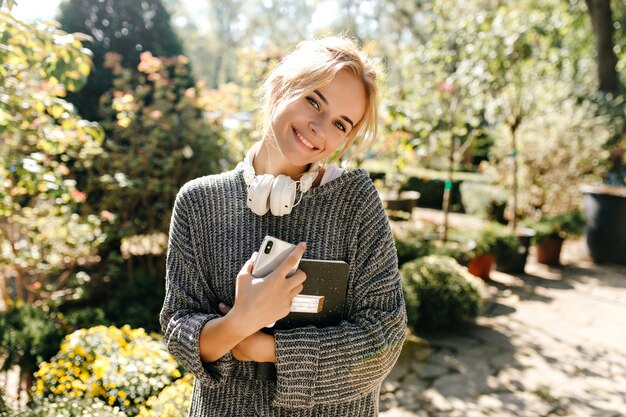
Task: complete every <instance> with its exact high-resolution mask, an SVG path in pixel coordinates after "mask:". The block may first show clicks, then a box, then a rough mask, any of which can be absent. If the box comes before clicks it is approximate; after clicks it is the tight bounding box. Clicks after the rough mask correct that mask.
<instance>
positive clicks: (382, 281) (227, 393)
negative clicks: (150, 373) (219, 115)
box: [160, 37, 406, 417]
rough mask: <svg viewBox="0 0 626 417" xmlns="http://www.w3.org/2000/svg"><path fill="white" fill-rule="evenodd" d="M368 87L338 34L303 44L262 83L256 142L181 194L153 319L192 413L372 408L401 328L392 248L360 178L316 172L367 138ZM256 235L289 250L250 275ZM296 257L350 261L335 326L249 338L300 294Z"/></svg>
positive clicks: (371, 93)
mask: <svg viewBox="0 0 626 417" xmlns="http://www.w3.org/2000/svg"><path fill="white" fill-rule="evenodd" d="M375 79H376V72H375V70H374V66H373V65H372V63H371V62H370V61H369V60H368V59H367V58H366V57H364V56H362V55H361V54H360V53H359V51H358V49H357V48H356V46H355V44H354V43H353V42H352V41H350V40H347V39H342V38H334V37H333V38H324V39H320V40H316V41H309V42H303V43H301V44H300V45H299V46H298V47H297V48H296V50H294V51H293V52H292V53H290V54H289V55H287V56H286V57H285V58H284V59H283V60H282V62H281V63H280V65H279V66H278V67H277V68H276V69H275V70H274V71H273V72H272V73H271V74H270V76H269V77H268V79H267V80H266V82H265V84H264V91H265V102H264V112H265V113H264V116H265V123H264V135H263V139H262V140H261V142H259V143H257V144H255V145H254V146H253V147H252V148H251V149H250V151H249V152H248V155H247V157H246V159H245V160H244V162H243V163H242V164H240V165H239V166H238V167H237V168H236V169H235V170H233V171H230V172H226V173H223V174H219V175H213V176H207V177H202V178H198V179H196V180H193V181H191V182H189V183H187V184H186V185H185V186H184V187H183V188H182V189H181V190H180V192H179V194H178V196H177V198H176V203H175V206H174V212H173V215H172V220H171V227H170V239H169V248H168V257H167V284H166V285H167V292H166V296H165V302H164V306H163V310H162V312H161V318H160V319H161V326H162V328H163V331H164V333H165V337H166V342H167V346H168V348H169V350H170V352H171V353H172V354H173V355H174V356H175V357H176V358H177V359H178V360H179V361H180V363H181V364H182V365H183V366H184V367H185V368H186V369H187V370H188V371H190V372H192V373H193V374H194V375H195V377H196V378H195V385H194V391H193V397H192V400H191V407H190V412H189V415H190V416H220V417H224V416H248V415H250V416H252V415H260V416H351V417H352V416H374V415H377V414H378V394H379V391H380V386H381V383H382V381H383V379H384V378H385V376H386V375H387V374H388V373H389V371H390V370H391V368H392V366H393V365H394V363H395V361H396V359H397V357H398V354H399V352H400V349H401V345H402V342H403V340H404V336H405V328H406V314H405V308H404V300H403V297H402V290H401V286H400V278H399V273H398V266H397V257H396V251H395V245H394V242H393V239H392V237H391V233H390V229H389V224H388V221H387V218H386V216H385V212H384V210H383V207H382V205H381V202H380V199H379V198H378V194H377V193H376V190H375V188H374V186H373V184H372V181H371V180H370V178H369V176H368V174H367V173H366V172H365V171H364V170H362V169H357V170H354V171H346V170H343V169H341V168H339V167H337V166H335V165H332V164H323V165H318V163H320V162H322V163H324V162H327V161H329V160H338V159H339V158H340V157H341V156H342V155H343V154H344V153H345V152H346V151H347V150H348V149H351V148H357V149H358V148H362V147H364V146H365V145H367V144H368V143H369V142H371V140H373V139H374V138H375V136H376V118H377V107H376V106H377V90H376V86H375ZM268 211H269V212H268ZM266 235H272V236H275V237H278V238H280V239H283V240H285V241H288V242H293V243H296V242H301V243H300V244H298V246H297V247H296V249H294V251H293V252H292V253H291V255H290V256H289V257H288V258H287V259H286V260H285V261H284V262H283V263H282V264H281V265H280V266H279V267H278V268H277V269H276V270H275V271H274V272H273V273H271V274H270V275H268V276H267V277H265V279H255V278H253V277H252V275H251V273H252V268H253V265H254V259H255V258H256V254H255V253H254V251H255V250H257V249H258V248H259V245H260V243H261V241H262V240H263V238H264V237H265V236H266ZM251 254H252V256H251ZM302 255H304V257H305V258H311V259H326V260H342V261H345V262H347V263H348V265H349V271H350V272H349V284H348V294H347V301H346V309H345V319H344V320H343V321H342V322H341V323H340V324H339V325H336V326H329V327H323V328H317V327H313V326H307V327H301V328H295V329H291V330H276V331H275V332H273V334H268V332H262V331H260V330H261V329H263V328H264V327H265V326H267V325H269V324H270V323H273V322H275V321H277V320H279V319H281V318H282V317H284V316H286V315H287V314H288V312H289V308H290V304H291V300H292V299H293V297H295V296H296V295H297V294H298V293H299V292H300V291H301V290H302V283H303V282H304V280H305V279H306V276H305V274H304V273H303V272H302V271H301V270H298V271H297V272H296V273H295V274H294V275H293V276H291V277H289V278H286V275H287V274H288V272H289V271H290V270H291V269H292V267H294V266H295V265H296V264H297V260H298V258H299V257H300V256H302ZM248 258H249V259H248ZM246 259H248V260H247V262H245V264H244V265H243V267H242V266H241V264H242V263H244V261H245V260H246ZM230 306H232V308H230Z"/></svg>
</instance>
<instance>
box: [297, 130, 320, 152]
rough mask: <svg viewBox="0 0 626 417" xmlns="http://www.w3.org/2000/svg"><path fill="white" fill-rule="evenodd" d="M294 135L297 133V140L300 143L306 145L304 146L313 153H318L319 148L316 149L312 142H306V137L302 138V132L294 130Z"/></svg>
mask: <svg viewBox="0 0 626 417" xmlns="http://www.w3.org/2000/svg"><path fill="white" fill-rule="evenodd" d="M293 133H295V135H296V137H297V138H298V139H299V140H300V142H302V144H304V146H306V147H307V148H309V149H311V150H313V151H317V150H319V148H318V147H316V146H315V145H313V144H312V143H311V142H309V141H308V140H306V139H305V138H304V136H302V135H301V134H300V132H298V131H297V130H296V128H293Z"/></svg>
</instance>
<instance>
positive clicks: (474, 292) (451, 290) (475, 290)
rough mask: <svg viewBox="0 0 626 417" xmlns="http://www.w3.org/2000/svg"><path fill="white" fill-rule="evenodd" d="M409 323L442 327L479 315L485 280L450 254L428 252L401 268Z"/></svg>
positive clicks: (423, 327)
mask: <svg viewBox="0 0 626 417" xmlns="http://www.w3.org/2000/svg"><path fill="white" fill-rule="evenodd" d="M401 275H402V283H403V289H404V296H405V301H406V309H407V316H408V322H409V326H411V327H412V328H413V329H414V330H416V331H417V330H442V329H446V328H451V327H454V326H455V325H458V324H460V323H463V322H466V321H469V320H472V319H474V318H476V316H477V315H478V313H479V312H480V309H481V307H482V295H481V282H480V280H479V279H478V278H476V277H474V276H473V275H472V274H470V273H469V272H468V271H467V269H466V268H464V267H462V266H461V265H459V263H458V262H457V261H455V260H454V259H453V258H451V257H449V256H437V255H431V256H425V257H422V258H420V259H418V260H416V261H413V262H409V263H406V264H405V265H404V266H403V267H402V269H401Z"/></svg>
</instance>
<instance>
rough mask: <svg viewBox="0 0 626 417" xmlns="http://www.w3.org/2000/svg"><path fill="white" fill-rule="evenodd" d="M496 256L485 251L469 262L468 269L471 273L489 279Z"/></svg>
mask: <svg viewBox="0 0 626 417" xmlns="http://www.w3.org/2000/svg"><path fill="white" fill-rule="evenodd" d="M493 263H494V257H493V255H492V254H490V253H483V254H482V255H478V256H476V257H474V258H472V259H470V261H469V263H468V264H467V270H468V271H469V273H470V274H472V275H474V276H476V277H478V278H482V279H488V278H489V275H490V274H491V268H492V267H493Z"/></svg>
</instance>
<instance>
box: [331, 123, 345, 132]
mask: <svg viewBox="0 0 626 417" xmlns="http://www.w3.org/2000/svg"><path fill="white" fill-rule="evenodd" d="M333 124H334V125H335V127H337V129H339V130H341V131H342V132H346V127H345V126H344V125H343V123H341V122H339V121H337V122H334V123H333Z"/></svg>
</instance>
